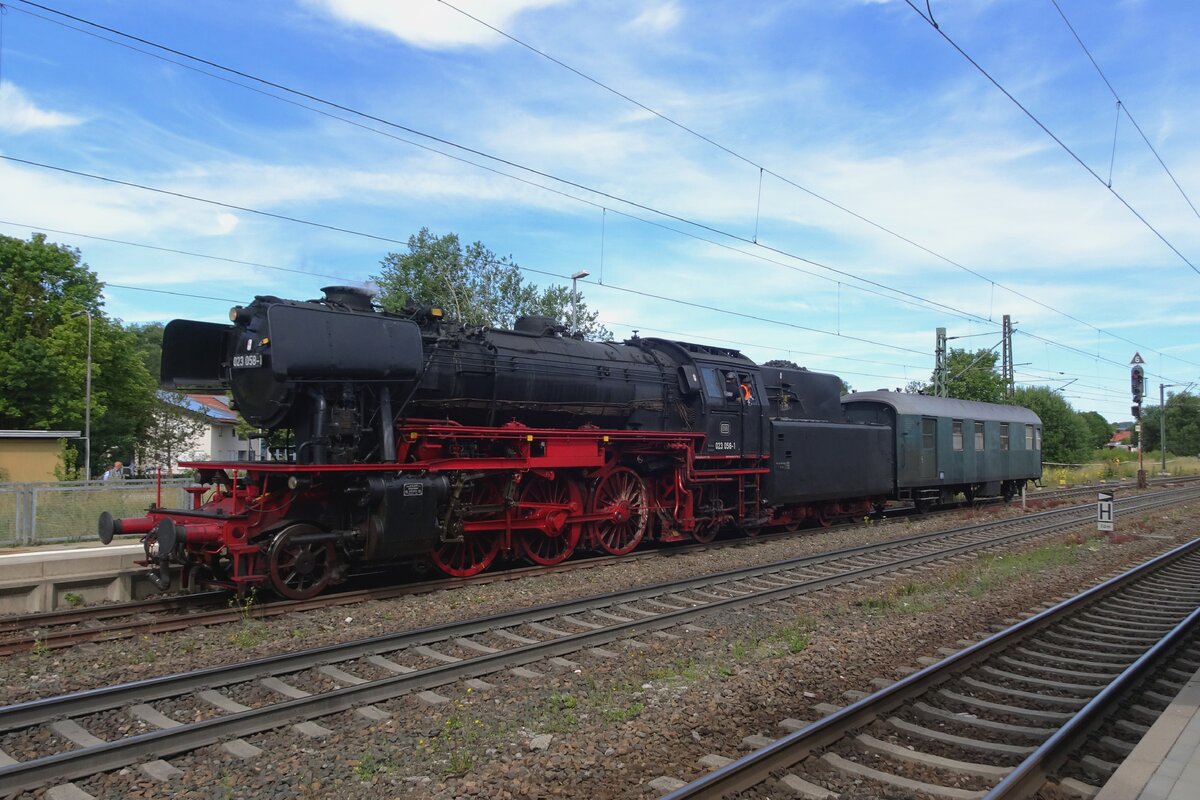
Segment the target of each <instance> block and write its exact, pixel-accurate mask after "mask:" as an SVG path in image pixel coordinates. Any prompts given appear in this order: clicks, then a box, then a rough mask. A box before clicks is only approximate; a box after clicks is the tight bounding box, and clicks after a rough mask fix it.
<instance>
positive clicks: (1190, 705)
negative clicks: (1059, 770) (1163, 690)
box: [1095, 671, 1200, 800]
mask: <svg viewBox="0 0 1200 800" xmlns="http://www.w3.org/2000/svg"><path fill="white" fill-rule="evenodd" d="M1197 796H1200V671H1197V672H1196V674H1194V675H1193V676H1192V677H1191V679H1190V680H1188V682H1187V685H1185V686H1184V687H1183V690H1182V691H1180V692H1179V694H1178V695H1176V697H1175V700H1174V701H1173V702H1172V703H1171V705H1169V706H1168V707H1167V709H1166V711H1164V712H1163V713H1162V716H1160V717H1159V718H1158V720H1157V721H1156V722H1155V723H1154V724H1153V725H1151V726H1150V730H1149V731H1148V732H1147V733H1146V735H1145V736H1143V737H1142V740H1141V742H1139V743H1138V745H1137V746H1136V747H1135V748H1134V749H1133V752H1132V753H1130V754H1129V756H1128V757H1127V758H1126V759H1125V761H1124V762H1122V764H1121V766H1120V767H1119V768H1118V769H1117V771H1116V772H1114V773H1113V776H1112V777H1111V778H1109V780H1108V782H1107V783H1106V784H1105V785H1104V787H1103V788H1102V789H1101V790H1100V793H1099V794H1098V795H1096V799H1095V800H1193V799H1194V798H1196V797H1197Z"/></svg>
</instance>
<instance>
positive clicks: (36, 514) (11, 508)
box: [0, 478, 193, 547]
mask: <svg viewBox="0 0 1200 800" xmlns="http://www.w3.org/2000/svg"><path fill="white" fill-rule="evenodd" d="M192 483H193V482H192V481H191V480H190V479H186V478H175V479H172V480H169V481H168V480H164V481H163V482H162V504H163V505H164V506H166V507H168V508H188V507H190V506H191V501H190V500H189V498H188V495H187V492H185V491H184V490H183V487H185V486H190V485H192ZM157 493H158V489H157V484H156V482H155V481H153V480H146V481H140V480H139V481H133V480H126V481H62V482H58V483H0V547H12V546H15V545H31V544H49V543H52V542H74V541H81V540H87V539H95V538H96V520H97V519H98V518H99V516H100V512H101V511H108V512H111V513H112V515H113V516H114V517H140V516H142V515H143V514H145V513H146V509H147V508H149V507H150V504H151V503H154V502H155V499H156V497H157ZM97 541H98V540H97Z"/></svg>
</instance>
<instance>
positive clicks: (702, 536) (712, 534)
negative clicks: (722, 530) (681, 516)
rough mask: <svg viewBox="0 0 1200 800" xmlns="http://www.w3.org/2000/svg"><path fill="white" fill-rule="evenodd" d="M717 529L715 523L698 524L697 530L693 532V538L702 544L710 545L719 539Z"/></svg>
mask: <svg viewBox="0 0 1200 800" xmlns="http://www.w3.org/2000/svg"><path fill="white" fill-rule="evenodd" d="M717 527H718V526H717V524H716V523H715V522H706V523H703V524H699V523H697V525H696V529H695V530H694V531H692V538H693V539H695V540H696V541H697V542H699V543H700V544H709V543H711V542H712V541H713V540H715V539H716V538H717Z"/></svg>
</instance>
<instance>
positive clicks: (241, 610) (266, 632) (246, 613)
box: [229, 589, 271, 649]
mask: <svg viewBox="0 0 1200 800" xmlns="http://www.w3.org/2000/svg"><path fill="white" fill-rule="evenodd" d="M257 599H258V594H257V591H256V590H255V589H251V590H250V594H248V595H246V597H244V598H240V599H239V598H237V597H231V598H229V607H230V608H233V609H236V610H237V612H238V621H237V627H236V628H234V630H233V632H231V633H230V634H229V642H230V644H234V645H237V646H238V647H241V648H243V649H249V648H251V647H255V646H257V645H260V644H262V643H263V642H265V641H266V640H267V639H268V638H269V637H270V635H271V629H270V627H269V626H268V625H267V623H266V622H264V621H263V620H261V619H255V618H254V609H255V607H256V602H257Z"/></svg>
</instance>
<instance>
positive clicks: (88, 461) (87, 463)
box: [71, 309, 92, 481]
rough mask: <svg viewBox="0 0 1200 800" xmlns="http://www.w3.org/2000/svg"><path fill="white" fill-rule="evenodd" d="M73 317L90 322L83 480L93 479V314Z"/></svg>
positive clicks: (84, 416) (84, 311)
mask: <svg viewBox="0 0 1200 800" xmlns="http://www.w3.org/2000/svg"><path fill="white" fill-rule="evenodd" d="M71 316H72V317H78V316H86V317H87V321H88V340H87V384H86V388H85V389H84V400H83V403H84V405H83V479H84V480H88V481H90V480H91V479H92V312H91V311H88V310H87V309H84V310H83V311H76V312H75V313H74V314H72V315H71Z"/></svg>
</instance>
